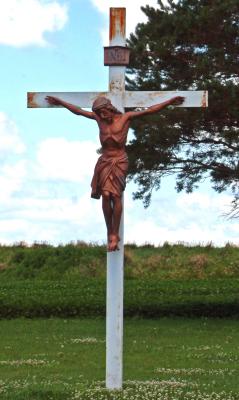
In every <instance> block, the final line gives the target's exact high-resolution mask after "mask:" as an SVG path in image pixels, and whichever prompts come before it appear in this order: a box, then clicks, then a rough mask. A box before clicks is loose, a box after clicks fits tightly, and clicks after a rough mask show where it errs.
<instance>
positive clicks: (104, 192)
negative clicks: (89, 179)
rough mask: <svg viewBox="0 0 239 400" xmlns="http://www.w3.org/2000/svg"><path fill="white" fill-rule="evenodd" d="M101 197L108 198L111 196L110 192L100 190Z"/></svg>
mask: <svg viewBox="0 0 239 400" xmlns="http://www.w3.org/2000/svg"><path fill="white" fill-rule="evenodd" d="M102 197H103V198H104V199H107V200H108V199H110V197H111V194H110V192H108V191H103V192H102Z"/></svg>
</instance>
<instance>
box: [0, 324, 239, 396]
mask: <svg viewBox="0 0 239 400" xmlns="http://www.w3.org/2000/svg"><path fill="white" fill-rule="evenodd" d="M0 332H1V343H0V350H1V351H0V398H1V400H10V399H11V400H23V399H24V400H35V399H42V400H43V399H44V400H48V399H49V400H50V399H54V400H55V399H58V400H60V399H68V400H73V399H94V400H95V399H99V400H100V399H101V400H104V399H122V400H123V399H125V400H126V399H128V400H136V399H140V400H144V399H145V400H146V399H147V400H150V399H158V400H166V399H167V400H179V399H180V400H184V399H186V400H232V399H233V400H235V399H239V380H238V374H239V364H238V361H239V345H238V343H239V321H237V320H233V319H215V318H210V319H206V318H202V319H198V318H197V319H186V318H161V319H154V320H150V319H136V318H135V319H125V328H124V389H123V391H116V392H112V393H110V394H109V393H108V392H107V391H105V389H104V385H105V382H104V379H105V320H104V319H102V318H98V319H79V318H72V319H60V318H59V319H57V318H50V319H23V318H22V319H12V320H0Z"/></svg>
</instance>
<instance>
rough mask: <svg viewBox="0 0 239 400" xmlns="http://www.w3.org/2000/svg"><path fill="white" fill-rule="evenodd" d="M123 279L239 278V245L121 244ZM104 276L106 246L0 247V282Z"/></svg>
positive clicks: (82, 244)
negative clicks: (123, 250)
mask: <svg viewBox="0 0 239 400" xmlns="http://www.w3.org/2000/svg"><path fill="white" fill-rule="evenodd" d="M124 258H125V259H124V264H125V278H126V279H133V278H137V279H151V278H152V279H160V280H165V279H210V278H223V277H235V278H239V249H238V247H236V246H233V245H230V244H229V243H228V244H227V245H226V246H225V247H221V248H220V247H218V248H217V247H214V246H213V245H212V244H211V243H209V244H208V245H207V246H204V247H203V246H200V245H198V246H186V245H184V244H180V243H178V244H174V245H170V244H169V243H167V242H165V244H164V245H163V246H161V247H154V246H153V245H149V244H145V245H144V246H136V245H135V244H128V245H126V246H125V256H124ZM94 277H95V278H102V279H104V278H105V277H106V249H105V246H98V245H94V244H86V243H80V244H79V243H76V244H74V243H71V244H67V245H65V246H63V245H60V246H57V247H53V246H50V245H46V244H44V245H40V244H38V245H36V244H35V245H33V246H26V245H25V246H23V245H21V246H19V245H18V244H17V245H15V246H0V280H1V282H4V281H6V282H8V281H12V280H21V279H23V280H26V279H38V280H47V281H49V280H52V281H55V280H56V281H61V280H63V281H66V280H71V281H74V280H82V279H83V278H94Z"/></svg>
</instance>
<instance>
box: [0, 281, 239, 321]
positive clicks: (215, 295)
mask: <svg viewBox="0 0 239 400" xmlns="http://www.w3.org/2000/svg"><path fill="white" fill-rule="evenodd" d="M124 292H125V295H124V315H125V316H130V317H132V316H139V317H150V318H154V317H155V318H158V317H162V316H188V317H238V316H239V280H238V279H237V280H235V279H224V280H222V279H219V280H194V281H193V280H192V281H181V280H180V281H163V282H160V281H155V280H137V279H133V280H125V288H124ZM105 299H106V282H105V280H103V279H92V278H91V279H83V280H80V281H78V282H70V281H67V282H64V283H63V282H52V281H49V282H46V281H36V280H35V281H17V282H15V283H12V282H11V283H1V284H0V318H14V317H30V318H33V317H50V316H58V317H73V316H78V317H86V316H87V317H97V316H100V317H104V316H105V309H106V304H105Z"/></svg>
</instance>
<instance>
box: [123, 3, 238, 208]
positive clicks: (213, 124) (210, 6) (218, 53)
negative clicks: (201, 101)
mask: <svg viewBox="0 0 239 400" xmlns="http://www.w3.org/2000/svg"><path fill="white" fill-rule="evenodd" d="M158 3H159V9H154V8H153V7H150V6H146V7H143V8H142V9H143V11H144V13H145V14H146V16H147V18H148V21H147V22H146V23H140V24H138V25H137V27H136V30H135V33H134V34H131V36H130V39H129V41H128V46H129V47H130V48H131V49H132V54H131V63H130V67H129V68H128V89H130V90H208V91H209V107H208V108H207V109H192V108H191V109H190V108H188V109H186V108H175V109H174V110H171V109H166V110H164V111H163V112H161V113H160V114H158V115H153V116H152V117H151V116H150V117H144V118H141V119H140V120H135V121H134V122H133V125H132V127H133V129H134V134H135V138H134V139H133V140H132V141H131V142H130V144H129V146H128V152H129V155H130V175H129V176H130V178H134V179H135V181H136V182H137V183H138V191H137V192H136V193H135V198H141V199H144V203H145V205H146V206H147V205H149V203H150V198H151V193H152V190H153V189H159V188H160V184H161V179H162V177H164V176H167V175H171V174H176V180H177V183H176V189H177V190H178V191H181V190H184V189H185V190H186V191H187V192H191V191H192V190H193V189H194V188H196V187H197V186H198V184H199V182H200V181H202V180H203V179H205V177H207V178H208V177H209V178H210V180H211V182H212V186H213V188H214V189H215V190H216V191H218V192H221V191H223V190H225V189H227V188H230V189H231V190H232V191H233V192H234V194H235V198H237V197H238V195H239V189H238V181H239V163H238V159H239V140H238V139H239V136H238V135H239V129H238V121H239V119H238V115H239V113H238V97H239V78H238V54H239V35H238V32H239V30H238V26H239V10H238V1H237V0H225V1H221V0H215V1H209V0H179V1H174V0H170V1H169V2H168V3H169V4H168V5H165V4H164V2H162V1H160V0H159V2H158ZM237 204H238V203H237Z"/></svg>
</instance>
